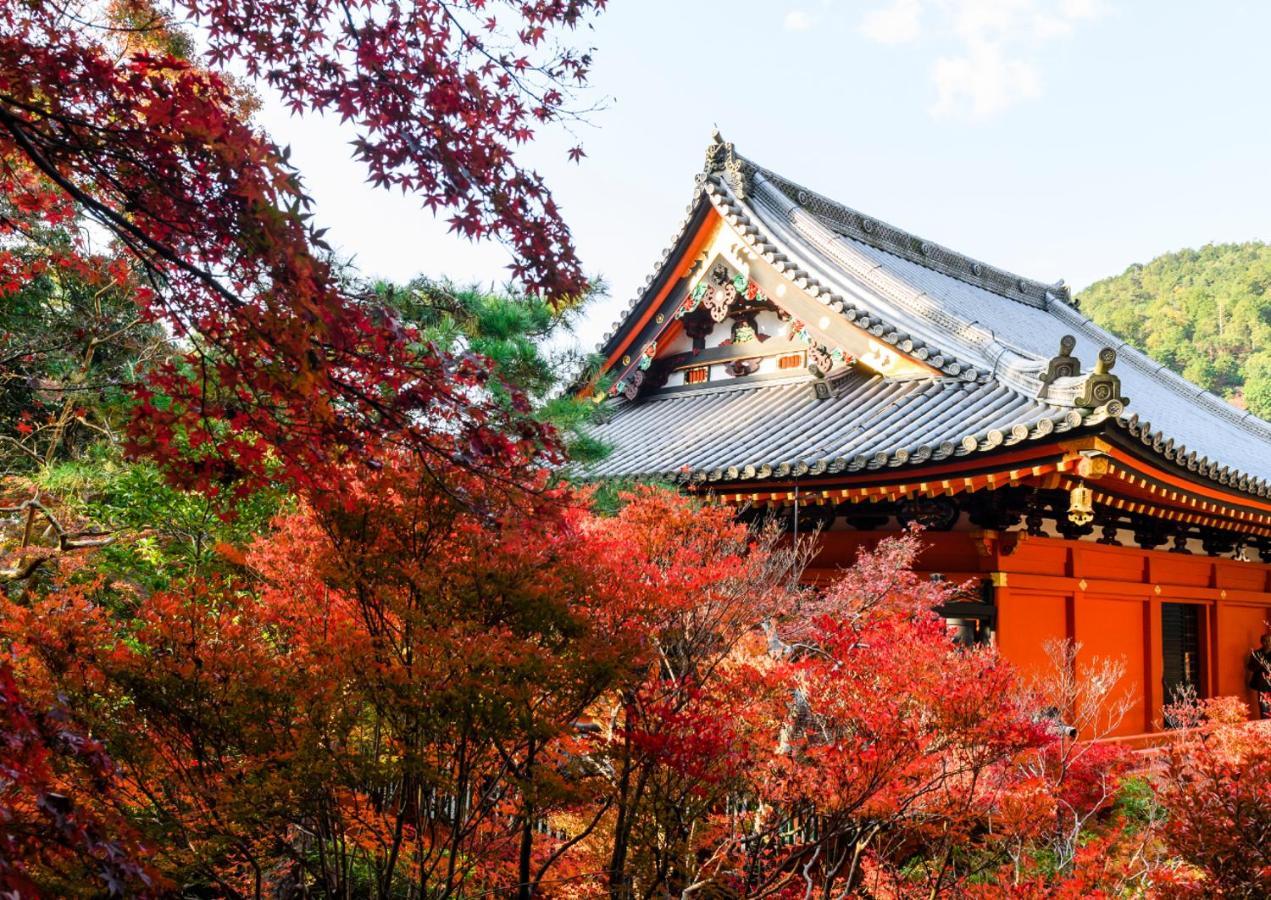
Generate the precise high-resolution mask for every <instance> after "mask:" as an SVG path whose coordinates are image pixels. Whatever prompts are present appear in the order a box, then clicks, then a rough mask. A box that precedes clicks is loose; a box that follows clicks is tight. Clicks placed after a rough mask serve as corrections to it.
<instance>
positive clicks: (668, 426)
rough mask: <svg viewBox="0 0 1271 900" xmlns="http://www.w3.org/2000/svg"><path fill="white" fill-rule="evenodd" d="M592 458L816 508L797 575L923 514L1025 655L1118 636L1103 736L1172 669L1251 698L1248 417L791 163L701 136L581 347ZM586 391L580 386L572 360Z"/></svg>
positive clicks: (989, 629)
mask: <svg viewBox="0 0 1271 900" xmlns="http://www.w3.org/2000/svg"><path fill="white" fill-rule="evenodd" d="M601 352H602V353H603V357H604V360H605V362H604V375H603V377H602V380H601V381H599V382H597V384H603V385H606V386H607V387H606V389H605V390H604V391H602V392H600V393H601V394H603V396H602V397H598V399H603V403H604V412H603V415H602V421H601V424H600V425H598V426H597V427H596V429H595V436H596V437H598V438H599V439H601V440H602V441H604V442H606V443H607V444H609V445H610V447H611V448H612V452H611V454H610V455H609V456H608V457H607V458H606V459H604V460H603V461H601V462H600V463H598V464H596V465H595V466H594V467H593V469H592V470H591V472H592V474H593V475H595V476H596V477H622V478H648V479H660V480H664V481H674V482H676V483H678V484H681V485H682V486H683V487H684V488H685V489H686V490H689V491H693V492H700V493H703V494H707V493H709V494H710V495H712V496H713V497H715V498H716V499H717V500H720V501H723V502H726V503H730V504H735V505H737V506H738V507H739V508H740V509H742V510H744V513H743V514H744V515H750V516H759V515H770V516H779V517H781V519H782V521H785V522H788V523H789V525H790V526H791V527H793V528H797V529H801V530H803V533H805V534H806V533H809V532H810V531H811V530H813V529H817V530H818V531H819V538H818V540H819V541H820V550H819V554H818V556H817V558H816V560H815V562H814V564H813V566H812V568H811V569H810V571H809V573H808V577H809V578H810V579H823V578H826V577H828V576H829V575H830V574H831V573H832V572H833V570H834V569H835V568H837V567H839V566H842V565H846V564H848V563H850V562H851V560H852V559H853V558H854V556H855V553H856V550H857V548H858V547H860V546H862V545H863V544H868V543H870V542H872V541H875V540H877V539H878V537H879V536H880V535H882V534H885V533H887V532H889V531H891V532H894V531H895V530H896V529H897V528H900V527H903V526H905V525H906V524H907V523H910V522H914V521H916V522H919V523H921V524H922V525H923V526H925V529H926V531H925V534H924V540H925V541H927V543H928V548H927V550H926V551H925V552H924V555H923V557H922V559H921V563H920V564H921V567H922V569H923V571H925V572H929V573H930V574H931V575H932V577H942V578H945V579H949V580H957V581H962V580H968V581H971V582H972V583H973V584H975V585H978V586H979V588H978V591H976V592H974V593H973V595H972V596H970V597H968V598H967V600H966V602H962V603H958V604H956V605H955V606H954V607H951V608H948V609H945V610H943V613H944V614H945V615H946V616H947V617H948V619H949V620H950V622H951V626H953V627H957V628H958V629H959V630H960V632H961V633H962V634H963V636H964V637H965V638H966V639H967V640H973V641H993V642H994V643H996V645H997V646H998V648H999V649H1000V651H1001V652H1002V653H1003V654H1004V655H1005V656H1006V657H1007V658H1009V659H1011V660H1013V661H1015V662H1016V663H1017V664H1018V665H1020V666H1021V667H1022V668H1023V669H1025V670H1026V671H1027V670H1040V668H1041V667H1043V666H1044V665H1046V658H1045V655H1044V652H1043V649H1042V648H1043V645H1044V644H1045V643H1046V641H1047V640H1048V639H1050V638H1061V639H1062V638H1069V639H1072V640H1074V641H1077V642H1080V644H1081V645H1082V648H1083V649H1082V651H1081V652H1082V654H1083V655H1085V656H1090V657H1093V656H1101V657H1114V658H1115V657H1123V658H1124V659H1125V663H1126V667H1127V673H1126V676H1125V686H1126V687H1127V688H1128V689H1129V690H1131V691H1132V692H1133V696H1134V700H1135V705H1134V707H1133V709H1132V710H1131V712H1130V714H1129V715H1128V716H1127V718H1126V719H1125V720H1124V721H1123V722H1122V724H1121V726H1120V729H1119V732H1120V734H1122V735H1124V736H1132V735H1139V734H1146V733H1149V732H1152V731H1155V730H1158V729H1160V728H1161V727H1162V706H1163V704H1164V703H1165V702H1166V701H1167V698H1170V697H1171V696H1172V695H1173V692H1174V691H1175V690H1176V689H1178V688H1180V687H1182V686H1185V685H1190V686H1191V687H1193V688H1194V689H1195V690H1196V691H1197V693H1199V694H1200V695H1201V696H1218V695H1239V696H1241V697H1244V698H1245V699H1246V700H1250V699H1251V696H1250V694H1249V692H1248V690H1247V687H1246V673H1245V661H1246V659H1247V657H1248V653H1249V651H1250V649H1251V648H1252V647H1254V646H1255V645H1256V644H1257V642H1258V639H1259V637H1260V636H1261V634H1262V633H1263V632H1264V630H1266V629H1267V627H1268V613H1269V612H1271V565H1268V564H1267V563H1268V562H1271V425H1269V424H1268V423H1267V422H1264V421H1262V420H1261V419H1258V418H1257V417H1255V416H1253V415H1251V414H1249V413H1247V412H1244V411H1242V410H1239V409H1237V408H1235V407H1233V406H1231V405H1229V404H1228V403H1226V402H1224V401H1223V400H1222V399H1221V398H1219V397H1216V396H1214V395H1212V394H1209V393H1207V392H1205V391H1203V390H1201V389H1200V388H1198V387H1196V386H1195V385H1193V384H1190V383H1188V382H1187V381H1185V380H1183V379H1182V378H1180V377H1178V376H1177V375H1174V374H1173V373H1171V372H1169V371H1168V370H1167V369H1166V368H1165V367H1164V366H1163V365H1161V364H1160V363H1157V362H1155V361H1153V360H1152V359H1150V358H1149V357H1147V356H1145V355H1144V354H1142V353H1140V352H1138V351H1137V350H1135V349H1133V348H1131V347H1129V346H1127V345H1126V344H1125V343H1124V342H1122V341H1121V340H1119V339H1118V338H1116V337H1115V336H1113V335H1112V334H1109V333H1108V332H1106V331H1104V330H1103V329H1101V328H1099V327H1098V326H1097V325H1095V324H1094V323H1093V322H1091V321H1090V320H1089V319H1087V318H1086V317H1085V316H1083V315H1082V314H1081V312H1080V311H1079V309H1078V308H1077V305H1076V303H1075V302H1074V301H1073V298H1072V297H1071V296H1070V293H1069V291H1068V289H1067V288H1066V287H1065V286H1064V285H1063V283H1062V282H1059V283H1055V284H1046V283H1042V282H1038V281H1034V280H1031V279H1028V278H1021V277H1019V276H1018V275H1014V274H1012V273H1010V272H1006V271H1003V270H1001V269H998V268H994V267H993V266H990V265H988V264H986V263H982V262H979V261H977V260H974V259H971V258H969V257H966V256H963V255H962V254H960V253H957V252H955V251H953V250H950V249H948V248H946V247H944V246H941V245H939V244H936V243H934V242H932V241H928V240H925V239H923V238H921V237H917V236H915V235H913V234H909V233H907V232H905V231H901V230H900V229H898V228H895V227H893V226H891V225H888V224H886V223H885V222H882V221H879V220H878V219H875V218H872V217H871V216H868V215H866V214H864V213H860V212H858V211H856V210H854V209H851V208H850V207H847V206H844V205H842V204H840V203H837V202H835V201H833V200H830V199H828V198H827V197H824V196H822V195H820V194H817V193H816V192H814V191H812V190H810V189H808V188H805V187H802V186H800V185H799V184H796V183H794V182H792V181H790V180H788V179H787V178H785V177H783V176H781V175H778V174H777V173H775V172H772V171H770V170H768V169H765V168H763V167H762V166H760V165H758V164H756V163H754V162H751V161H750V160H748V159H746V158H745V157H743V156H741V155H739V154H738V153H737V152H736V151H735V150H734V148H733V145H732V144H730V143H726V142H724V141H723V140H722V139H721V138H719V136H718V135H716V137H715V140H714V141H713V142H712V144H711V145H710V148H709V150H708V152H707V161H706V167H705V170H704V171H703V172H702V173H701V174H700V175H699V176H698V178H697V181H696V190H695V193H694V196H693V201H692V203H691V204H690V206H689V209H688V212H687V215H686V217H685V219H684V221H683V223H682V225H681V227H680V230H679V232H678V234H677V235H676V236H675V237H674V240H673V242H672V244H671V246H670V248H669V249H668V250H667V251H666V252H665V254H664V255H663V258H662V260H661V262H660V263H659V264H658V266H657V268H656V270H655V272H654V273H653V275H652V276H651V277H650V279H649V280H648V282H647V283H646V285H645V287H644V289H643V290H642V291H641V293H640V294H639V296H637V297H636V298H635V300H634V301H633V302H632V304H631V306H630V308H629V309H628V310H627V312H626V314H625V315H624V317H623V318H622V320H621V321H620V322H618V323H617V324H616V325H615V326H614V330H613V332H612V333H611V334H610V335H608V336H607V337H606V339H605V341H604V344H603V346H602V348H601ZM588 390H593V391H595V390H597V388H596V387H595V386H594V385H593V387H592V388H588Z"/></svg>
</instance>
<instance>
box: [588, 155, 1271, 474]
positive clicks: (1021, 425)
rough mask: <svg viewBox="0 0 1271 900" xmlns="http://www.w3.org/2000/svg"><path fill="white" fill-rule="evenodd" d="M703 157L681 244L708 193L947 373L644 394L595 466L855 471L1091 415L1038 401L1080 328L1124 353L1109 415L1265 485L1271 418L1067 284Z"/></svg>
mask: <svg viewBox="0 0 1271 900" xmlns="http://www.w3.org/2000/svg"><path fill="white" fill-rule="evenodd" d="M721 147H727V149H728V154H729V155H728V163H727V165H721V160H722V159H723V154H722V151H721V150H720V149H719V148H721ZM708 158H710V159H712V160H713V162H712V163H711V164H710V165H708V169H707V172H706V173H705V174H704V176H703V177H700V178H699V180H698V190H697V192H696V193H695V197H694V201H693V204H691V205H690V208H689V215H688V216H686V219H685V226H682V228H681V231H680V234H679V235H678V236H677V238H676V242H680V241H682V240H683V237H684V234H685V231H684V227H686V226H687V223H688V222H689V221H690V220H691V219H694V218H696V216H697V215H698V214H699V213H700V211H701V209H702V208H703V207H704V206H705V205H706V204H709V205H711V206H713V207H714V208H715V209H716V210H717V211H719V212H720V213H721V214H722V215H723V216H724V217H725V219H726V220H728V221H729V222H730V223H731V224H732V225H733V226H734V227H735V228H737V229H738V231H739V232H740V233H742V234H743V235H744V236H745V240H746V241H747V242H748V244H749V246H750V247H751V249H752V250H753V251H754V252H755V253H756V254H757V255H759V256H761V257H763V258H765V259H767V260H768V261H769V262H771V263H772V264H774V265H775V266H776V267H777V268H778V269H779V270H781V271H783V272H784V274H785V275H786V276H787V277H789V278H791V279H792V280H795V281H796V282H797V283H799V284H801V285H807V286H808V288H809V290H810V292H811V293H813V294H814V295H815V296H817V299H818V300H820V301H821V302H822V303H825V304H826V305H827V306H828V307H829V308H830V309H833V310H836V311H838V312H839V313H840V314H841V315H843V316H845V317H846V318H848V319H849V320H852V321H854V322H856V323H857V324H861V325H863V326H864V327H866V328H867V329H868V330H869V331H870V332H871V333H873V334H875V335H877V336H878V337H880V338H881V339H882V340H884V341H886V342H888V343H891V344H893V345H895V346H897V347H898V348H899V349H901V350H903V351H905V352H909V353H912V355H914V356H916V357H918V358H921V359H924V360H927V361H928V362H929V363H931V364H933V365H934V366H935V367H936V368H937V369H940V370H941V371H942V372H943V373H944V374H945V375H947V376H950V377H948V378H932V379H926V380H921V379H920V380H918V381H911V382H892V383H888V382H885V381H882V380H881V379H878V378H876V377H871V378H865V377H864V376H849V381H848V382H845V383H843V384H841V385H840V386H839V390H838V393H837V395H836V397H835V398H834V399H831V400H825V401H818V400H816V399H815V397H814V395H813V392H812V388H811V387H810V386H809V385H808V384H806V383H805V384H801V385H797V384H782V385H773V384H771V383H769V384H766V385H764V384H753V385H749V386H747V385H741V384H739V385H733V386H726V387H709V388H703V389H700V390H698V391H693V392H688V393H679V394H668V395H654V396H651V397H642V398H640V399H638V400H637V401H636V402H635V403H633V404H629V405H624V406H622V407H620V408H617V409H615V410H614V411H613V414H612V418H611V420H610V422H609V423H608V424H606V425H603V426H600V427H599V428H598V429H597V430H596V435H597V437H599V438H601V439H602V440H605V441H607V442H608V443H610V444H611V445H612V446H613V447H614V448H615V450H614V453H613V454H612V455H611V456H610V457H609V458H608V459H607V460H605V461H604V462H603V463H601V464H600V465H599V466H597V467H596V468H595V469H594V470H593V471H594V473H595V474H596V475H598V476H604V475H637V474H638V475H654V474H658V475H673V474H682V473H683V472H684V470H685V468H686V467H687V468H688V469H691V470H693V471H694V472H695V477H697V478H702V477H711V478H714V479H724V480H732V479H734V478H738V477H740V478H750V477H765V476H771V475H773V474H775V470H776V467H778V466H781V465H782V464H785V465H787V466H790V467H795V466H799V465H805V466H808V467H812V466H814V465H817V464H820V465H821V466H823V467H824V470H826V471H835V470H838V471H844V470H848V469H860V468H868V467H871V466H873V467H878V466H884V465H901V464H905V463H909V464H913V463H918V462H922V461H925V460H935V459H940V458H945V457H948V456H951V455H959V454H965V453H969V452H973V449H972V448H974V450H986V449H992V448H993V447H995V446H1000V445H1002V444H1005V443H1007V442H1008V441H1015V442H1018V441H1019V440H1028V439H1032V438H1036V437H1038V436H1041V435H1042V434H1045V433H1050V432H1053V431H1058V430H1063V429H1072V428H1077V427H1079V428H1087V427H1089V428H1093V427H1094V426H1095V425H1098V424H1100V423H1102V422H1104V420H1105V419H1107V411H1106V410H1105V411H1103V412H1101V413H1100V412H1096V413H1095V414H1094V415H1090V414H1088V413H1086V411H1077V410H1073V409H1072V408H1070V407H1063V406H1060V405H1058V404H1055V403H1044V402H1041V401H1039V400H1037V399H1035V398H1037V396H1038V393H1039V391H1040V390H1041V387H1042V382H1041V381H1040V379H1039V375H1040V374H1041V373H1042V372H1043V371H1044V370H1045V367H1046V364H1047V362H1048V361H1049V359H1050V358H1051V357H1052V356H1054V355H1055V353H1056V352H1057V351H1058V347H1059V342H1060V339H1061V338H1062V337H1063V336H1064V335H1073V336H1074V337H1076V339H1077V349H1076V355H1077V356H1078V357H1079V358H1081V359H1082V361H1083V363H1085V366H1086V368H1087V369H1088V368H1089V367H1090V366H1091V365H1092V364H1093V362H1094V359H1095V355H1096V353H1097V352H1098V350H1099V349H1100V348H1101V347H1113V348H1115V349H1116V350H1117V353H1118V357H1119V359H1118V363H1117V366H1116V369H1115V372H1116V374H1117V375H1118V376H1119V377H1120V378H1121V381H1122V392H1123V394H1124V396H1126V397H1128V398H1129V406H1128V408H1127V409H1126V410H1125V413H1124V415H1120V416H1117V415H1116V413H1117V412H1119V411H1117V410H1113V412H1114V417H1113V419H1112V421H1113V422H1114V423H1115V426H1117V427H1120V428H1121V429H1123V430H1124V431H1125V432H1128V433H1129V434H1130V435H1131V436H1133V437H1134V438H1137V439H1139V440H1141V441H1142V442H1143V444H1144V445H1146V446H1147V447H1149V448H1150V449H1151V450H1152V451H1153V452H1156V453H1158V454H1159V455H1161V456H1164V457H1165V458H1166V459H1168V460H1170V461H1172V462H1176V463H1177V464H1179V465H1181V466H1183V467H1185V468H1188V469H1190V470H1192V471H1194V472H1197V473H1198V474H1199V475H1201V476H1202V477H1207V478H1211V479H1213V480H1215V481H1219V482H1221V483H1224V484H1230V485H1233V486H1235V487H1238V488H1239V489H1241V490H1246V491H1249V492H1251V493H1257V494H1260V495H1262V496H1267V495H1268V494H1271V487H1269V485H1268V479H1271V454H1269V453H1268V451H1269V450H1271V425H1268V423H1266V422H1264V421H1262V420H1261V419H1258V418H1257V417H1255V416H1252V415H1250V414H1248V413H1246V412H1243V411H1241V410H1237V409H1235V408H1234V407H1231V406H1230V405H1228V404H1227V403H1225V402H1224V401H1223V400H1221V399H1220V398H1218V397H1215V396H1214V395H1212V394H1208V393H1206V392H1205V391H1203V390H1201V389H1200V388H1198V387H1196V386H1195V385H1192V384H1190V383H1188V382H1186V381H1184V380H1183V379H1181V378H1179V377H1178V376H1176V375H1174V374H1172V373H1170V372H1168V371H1167V370H1165V369H1164V367H1163V366H1161V365H1160V364H1159V363H1157V362H1155V361H1154V360H1152V359H1150V358H1148V357H1147V356H1145V355H1143V354H1142V353H1139V352H1138V351H1136V350H1134V349H1133V348H1131V347H1129V346H1127V345H1125V344H1124V342H1122V341H1121V340H1119V339H1118V338H1116V337H1115V336H1113V335H1111V334H1109V333H1108V332H1106V331H1104V330H1103V329H1101V328H1099V327H1098V326H1097V325H1095V324H1094V323H1093V322H1091V321H1090V320H1089V319H1087V318H1086V317H1085V316H1083V315H1081V313H1080V312H1078V311H1077V310H1076V309H1075V308H1074V307H1073V306H1072V304H1071V301H1070V298H1069V297H1068V292H1067V290H1066V289H1065V288H1064V287H1062V285H1061V284H1052V285H1047V284H1045V283H1043V282H1038V281H1033V280H1029V279H1025V278H1020V277H1018V276H1016V275H1014V274H1013V273H1010V272H1005V271H1003V270H1000V269H997V268H994V267H992V266H988V265H986V264H984V263H980V262H978V261H976V260H973V259H970V258H969V257H965V256H962V255H960V254H957V253H956V252H954V251H952V250H948V249H947V248H944V247H942V246H940V245H937V244H934V243H932V242H929V241H926V240H923V239H922V238H919V237H917V236H914V235H911V234H908V233H906V232H904V231H901V230H900V229H897V228H894V227H893V226H890V225H887V224H885V223H882V222H879V221H877V220H875V219H872V218H870V217H868V216H865V215H863V214H861V213H859V212H857V211H855V210H852V209H850V208H848V207H845V206H842V205H840V204H837V203H835V202H834V201H832V200H829V199H827V198H825V197H822V196H820V195H818V194H816V193H815V192H812V191H809V190H807V189H806V188H803V187H800V186H799V185H797V184H795V183H793V182H791V181H789V180H787V179H784V178H783V177H781V176H779V175H777V174H775V173H773V172H771V171H769V170H766V169H763V168H762V167H759V166H757V165H755V164H753V163H751V162H750V161H748V160H745V159H744V158H742V157H740V156H735V155H734V154H732V152H731V147H730V146H729V145H722V144H718V143H717V144H714V145H712V148H711V151H710V152H709V153H708ZM667 261H668V257H666V256H664V258H663V261H662V262H661V263H660V264H659V272H661V271H662V269H663V267H664V266H665V264H666V262H667ZM657 277H658V273H655V276H654V278H652V279H650V283H651V284H652V283H655V282H656V279H657ZM651 296H652V291H651V290H645V291H643V292H642V293H641V295H640V296H638V297H636V298H635V300H633V302H632V305H631V314H632V316H634V315H635V313H636V311H637V310H639V309H642V308H643V305H644V304H645V303H647V302H648V301H649V299H650V297H651ZM624 327H625V326H624V325H623V323H617V325H616V326H615V329H616V333H615V334H613V335H612V336H610V337H609V338H607V339H606V345H605V349H606V350H612V349H613V348H614V347H615V346H616V344H617V343H618V342H619V341H621V340H622V339H623V338H624V334H625V331H624ZM857 380H860V383H859V384H857V383H856V381H857ZM1083 414H1085V417H1084V419H1083ZM1103 427H1107V426H1106V425H1104V426H1103ZM1024 430H1026V431H1027V435H1026V436H1025V437H1022V438H1021V437H1020V436H1019V435H1020V434H1021V432H1022V431H1024ZM999 432H1000V433H1001V434H999ZM1002 435H1005V437H1003V436H1002ZM964 441H965V446H964V443H963V442H964ZM950 447H952V449H950ZM747 467H752V468H747ZM832 467H837V469H835V468H832ZM731 470H736V471H735V472H731ZM796 474H797V473H796Z"/></svg>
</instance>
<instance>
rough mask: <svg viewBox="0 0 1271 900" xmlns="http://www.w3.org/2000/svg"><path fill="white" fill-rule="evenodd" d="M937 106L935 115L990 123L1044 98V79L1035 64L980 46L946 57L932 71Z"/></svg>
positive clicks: (986, 44)
mask: <svg viewBox="0 0 1271 900" xmlns="http://www.w3.org/2000/svg"><path fill="white" fill-rule="evenodd" d="M931 78H932V80H933V81H934V82H935V85H936V102H935V104H934V105H933V106H932V107H931V114H932V115H934V116H936V117H938V118H948V117H953V116H958V117H963V118H969V119H987V118H991V117H992V116H995V115H997V114H998V113H1000V112H1002V111H1003V110H1005V109H1008V108H1009V107H1011V106H1014V105H1015V104H1016V103H1019V102H1020V101H1022V100H1032V99H1035V98H1036V97H1039V96H1040V95H1041V79H1040V78H1039V77H1038V74H1037V69H1036V67H1035V66H1033V64H1032V63H1029V62H1026V61H1024V60H1022V59H1007V58H1006V57H1005V56H1004V55H1003V53H1002V48H1001V46H1000V45H999V44H995V43H991V42H985V41H981V42H977V43H975V44H973V45H971V46H970V47H969V48H968V49H967V52H966V53H964V54H963V55H961V56H945V57H941V58H939V59H937V60H936V61H935V64H934V65H933V66H932V67H931Z"/></svg>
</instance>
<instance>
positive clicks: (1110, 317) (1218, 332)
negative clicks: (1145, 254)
mask: <svg viewBox="0 0 1271 900" xmlns="http://www.w3.org/2000/svg"><path fill="white" fill-rule="evenodd" d="M1268 286H1271V246H1269V245H1267V244H1263V243H1261V242H1256V241H1254V242H1250V243H1246V244H1209V245H1207V246H1205V247H1202V248H1200V249H1199V250H1180V251H1178V252H1176V253H1167V254H1165V255H1164V256H1158V257H1157V258H1156V259H1154V260H1152V261H1151V262H1149V263H1146V264H1143V265H1139V264H1136V265H1133V266H1130V268H1128V269H1126V270H1125V272H1123V273H1122V274H1120V275H1117V276H1114V277H1112V278H1105V279H1104V280H1102V281H1098V282H1096V283H1095V284H1093V285H1091V286H1090V287H1088V288H1087V289H1086V290H1085V291H1083V292H1081V294H1080V295H1078V300H1079V301H1080V304H1081V310H1082V312H1084V313H1085V314H1086V315H1088V316H1090V318H1092V319H1094V321H1096V322H1097V323H1099V324H1100V325H1102V326H1103V327H1104V328H1107V329H1108V330H1109V331H1112V332H1114V333H1116V334H1118V335H1120V336H1121V337H1123V338H1125V339H1126V340H1127V341H1129V342H1130V343H1132V344H1134V345H1135V346H1137V347H1139V348H1141V349H1143V350H1145V351H1146V352H1147V353H1148V354H1150V355H1151V356H1153V357H1154V358H1156V359H1158V360H1160V361H1161V362H1163V363H1165V364H1166V365H1168V366H1170V367H1171V368H1172V369H1174V370H1175V371H1176V372H1179V373H1180V374H1182V375H1183V376H1184V377H1185V378H1187V379H1188V380H1190V381H1193V382H1195V383H1196V384H1199V385H1201V386H1202V387H1205V388H1208V389H1209V390H1211V391H1213V392H1214V393H1216V394H1220V395H1222V396H1223V397H1226V398H1227V399H1228V400H1230V401H1231V402H1232V403H1234V404H1236V405H1237V406H1242V407H1244V406H1247V407H1248V408H1249V409H1251V410H1252V411H1253V412H1255V413H1257V414H1258V415H1260V416H1262V417H1263V418H1271V294H1268Z"/></svg>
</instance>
